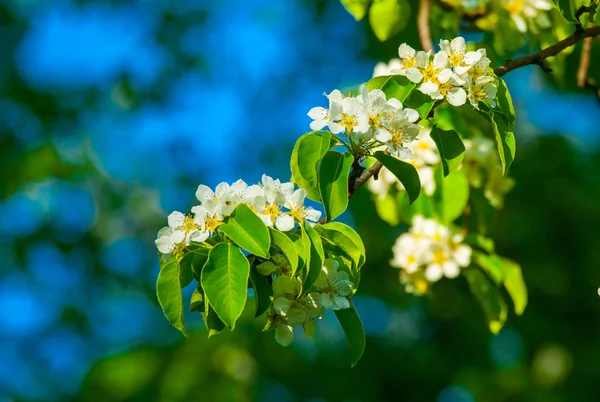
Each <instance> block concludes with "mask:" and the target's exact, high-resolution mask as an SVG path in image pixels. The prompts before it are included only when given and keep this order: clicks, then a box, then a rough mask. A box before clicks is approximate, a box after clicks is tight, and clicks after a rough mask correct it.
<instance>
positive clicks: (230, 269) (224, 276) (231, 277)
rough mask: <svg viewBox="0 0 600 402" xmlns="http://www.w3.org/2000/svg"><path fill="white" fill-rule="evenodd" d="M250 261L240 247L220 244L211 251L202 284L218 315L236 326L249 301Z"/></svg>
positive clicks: (230, 325) (231, 325) (231, 326)
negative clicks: (247, 296) (247, 297)
mask: <svg viewBox="0 0 600 402" xmlns="http://www.w3.org/2000/svg"><path fill="white" fill-rule="evenodd" d="M249 275H250V264H249V263H248V260H247V259H246V257H244V254H242V251H241V250H240V249H239V247H237V246H235V245H233V244H227V243H221V244H218V245H216V246H215V247H213V248H212V249H211V250H210V254H209V255H208V261H207V262H206V265H205V266H204V269H203V270H202V277H201V282H202V287H203V288H204V293H205V294H206V298H207V299H208V301H209V303H210V304H211V306H212V307H213V308H214V310H215V312H216V313H217V315H218V316H219V318H220V319H221V320H222V321H223V322H224V323H225V325H227V327H229V328H231V329H233V328H234V326H235V321H236V320H237V319H238V317H239V316H240V315H241V314H242V310H243V309H244V305H245V304H246V289H247V286H248V276H249Z"/></svg>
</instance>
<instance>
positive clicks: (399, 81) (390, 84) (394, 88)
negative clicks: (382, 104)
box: [366, 75, 417, 102]
mask: <svg viewBox="0 0 600 402" xmlns="http://www.w3.org/2000/svg"><path fill="white" fill-rule="evenodd" d="M366 86H367V89H368V90H369V91H371V90H373V89H381V90H382V91H383V92H384V93H385V95H386V98H387V99H390V98H395V99H398V100H399V101H400V102H404V101H405V100H406V98H407V97H408V96H409V95H410V94H411V92H412V91H413V90H414V89H415V87H416V86H417V84H415V83H414V82H412V81H410V80H409V79H408V78H406V77H405V76H403V75H387V76H381V77H375V78H372V79H371V80H369V81H368V82H367V83H366Z"/></svg>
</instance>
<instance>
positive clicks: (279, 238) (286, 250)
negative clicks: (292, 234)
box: [269, 228, 298, 276]
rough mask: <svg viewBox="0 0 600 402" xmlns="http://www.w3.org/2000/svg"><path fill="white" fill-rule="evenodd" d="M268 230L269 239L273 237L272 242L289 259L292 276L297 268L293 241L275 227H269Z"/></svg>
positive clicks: (296, 256) (296, 255)
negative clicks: (269, 233)
mask: <svg viewBox="0 0 600 402" xmlns="http://www.w3.org/2000/svg"><path fill="white" fill-rule="evenodd" d="M269 231H270V232H271V239H273V243H275V245H276V246H277V247H279V249H280V250H281V251H282V252H283V254H285V257H286V258H287V260H288V261H289V263H290V267H291V269H292V276H294V275H295V274H296V270H297V269H298V250H297V249H296V246H295V245H294V242H293V241H292V240H291V239H290V238H289V237H288V236H286V235H285V234H283V233H282V232H280V231H279V230H277V229H273V228H269Z"/></svg>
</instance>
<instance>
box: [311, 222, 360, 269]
mask: <svg viewBox="0 0 600 402" xmlns="http://www.w3.org/2000/svg"><path fill="white" fill-rule="evenodd" d="M316 230H317V232H319V234H320V235H321V236H322V237H323V238H324V239H325V240H327V241H329V242H331V243H333V244H335V245H336V246H337V247H339V248H340V249H341V250H342V251H343V252H344V253H345V254H346V255H347V256H348V257H349V258H350V260H351V262H352V267H353V270H354V271H355V272H357V271H358V270H359V269H360V268H361V267H362V265H363V264H364V263H365V246H364V244H363V242H362V239H361V238H360V236H359V234H358V233H356V232H355V231H354V229H352V228H351V227H350V226H348V225H344V224H343V223H341V222H329V223H326V224H324V225H317V226H316Z"/></svg>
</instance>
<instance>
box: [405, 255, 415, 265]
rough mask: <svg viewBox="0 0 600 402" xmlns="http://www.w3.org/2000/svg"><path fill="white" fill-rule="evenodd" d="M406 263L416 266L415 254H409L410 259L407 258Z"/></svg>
mask: <svg viewBox="0 0 600 402" xmlns="http://www.w3.org/2000/svg"><path fill="white" fill-rule="evenodd" d="M406 262H407V263H408V264H414V263H415V262H417V257H415V255H414V254H409V255H408V257H407V258H406Z"/></svg>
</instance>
